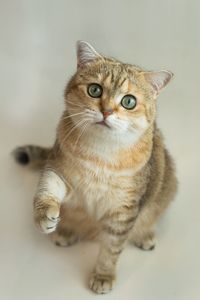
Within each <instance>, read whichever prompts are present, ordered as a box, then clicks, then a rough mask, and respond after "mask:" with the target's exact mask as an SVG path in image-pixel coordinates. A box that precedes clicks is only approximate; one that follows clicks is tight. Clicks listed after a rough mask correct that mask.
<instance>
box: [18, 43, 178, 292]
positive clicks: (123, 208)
mask: <svg viewBox="0 0 200 300" xmlns="http://www.w3.org/2000/svg"><path fill="white" fill-rule="evenodd" d="M77 60H78V62H77V72H76V73H75V75H74V76H73V77H72V79H71V80H70V82H69V83H68V85H67V87H66V90H65V104H66V108H65V111H64V113H63V115H62V117H61V120H60V122H59V125H58V129H57V137H56V141H55V144H54V146H53V147H52V148H50V149H48V148H41V147H37V146H24V147H20V148H17V149H16V150H15V152H14V154H15V157H16V159H17V160H18V161H19V162H20V163H21V164H30V165H34V166H37V167H38V168H42V175H41V178H40V181H39V185H38V190H37V192H36V195H35V198H34V219H35V222H36V224H37V226H38V228H39V229H40V230H41V231H42V232H44V233H47V234H49V235H50V236H51V238H52V240H53V241H54V242H55V243H56V244H57V245H60V246H69V245H71V244H73V243H75V242H76V241H78V240H81V239H98V241H99V242H100V251H99V256H98V258H97V262H96V265H95V267H94V270H93V272H92V274H91V278H90V283H89V286H90V288H91V289H92V290H93V291H94V292H96V293H107V292H109V291H110V290H111V289H112V287H113V283H114V281H115V277H116V270H115V269H116V263H117V261H118V258H119V255H120V253H121V252H122V251H123V248H124V246H125V244H126V241H130V242H131V243H132V244H134V245H136V246H137V247H139V248H141V249H144V250H152V249H153V248H154V246H155V244H154V225H155V224H156V222H157V220H158V218H159V217H160V215H161V214H162V213H163V212H164V210H165V209H166V208H167V207H168V205H169V203H170V202H171V200H172V199H173V197H174V195H175V192H176V189H177V180H176V177H175V171H174V165H173V162H172V158H171V156H170V155H169V153H168V151H167V150H166V148H165V145H164V143H163V137H162V134H161V132H160V130H159V129H158V128H157V126H156V121H155V119H156V98H157V96H158V94H159V93H160V91H161V89H162V88H164V87H165V85H166V84H167V83H168V82H169V81H170V79H171V78H172V73H171V72H169V71H165V70H163V71H159V72H150V71H145V70H143V69H141V68H140V67H138V66H135V65H130V64H124V63H122V62H120V61H118V60H116V59H113V58H107V57H105V56H102V55H101V54H99V53H98V52H97V51H96V50H95V49H94V48H93V47H92V46H91V45H90V44H88V43H87V42H83V41H80V42H78V43H77ZM91 83H97V84H99V85H100V86H101V87H102V95H101V96H100V97H97V98H93V97H91V96H90V95H89V94H88V86H89V85H90V84H91ZM127 94H128V95H134V97H135V98H136V101H137V103H136V107H135V108H134V109H126V108H124V107H123V106H122V105H121V99H122V98H123V97H124V95H127Z"/></svg>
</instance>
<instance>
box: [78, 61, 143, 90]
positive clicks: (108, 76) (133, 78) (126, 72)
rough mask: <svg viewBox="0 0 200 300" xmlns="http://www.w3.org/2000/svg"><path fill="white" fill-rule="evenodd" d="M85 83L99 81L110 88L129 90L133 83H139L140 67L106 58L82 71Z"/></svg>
mask: <svg viewBox="0 0 200 300" xmlns="http://www.w3.org/2000/svg"><path fill="white" fill-rule="evenodd" d="M81 73H82V74H81V75H82V76H81V77H82V78H83V80H85V81H86V82H85V83H88V82H97V83H100V84H102V85H103V86H104V87H107V88H108V89H115V90H116V89H120V90H122V91H123V90H124V91H126V90H128V88H130V86H131V85H137V83H138V77H139V73H140V69H139V68H138V67H136V66H132V65H128V64H123V63H121V62H116V61H113V60H106V61H105V62H103V63H102V62H100V63H96V64H91V65H89V66H88V67H87V68H85V69H84V70H82V72H81Z"/></svg>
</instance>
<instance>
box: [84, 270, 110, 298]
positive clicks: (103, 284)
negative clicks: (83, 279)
mask: <svg viewBox="0 0 200 300" xmlns="http://www.w3.org/2000/svg"><path fill="white" fill-rule="evenodd" d="M114 281H115V276H114V275H112V274H110V275H109V274H106V275H102V274H98V273H96V272H94V273H92V276H91V279H90V283H89V286H90V289H91V290H92V291H93V292H95V293H97V294H107V293H109V292H110V291H111V290H112V288H113V284H114Z"/></svg>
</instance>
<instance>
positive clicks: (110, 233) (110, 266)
mask: <svg viewBox="0 0 200 300" xmlns="http://www.w3.org/2000/svg"><path fill="white" fill-rule="evenodd" d="M137 214H138V205H137V204H132V205H130V206H125V207H122V208H121V209H120V210H118V211H116V212H113V213H112V214H110V215H108V216H106V217H105V218H104V219H103V221H102V232H101V235H100V239H101V240H100V242H101V244H100V252H99V256H98V259H97V262H96V266H95V268H94V271H93V272H92V276H91V279H90V288H91V289H92V290H93V291H94V292H95V293H98V294H105V293H108V292H110V291H111V290H112V288H113V284H114V282H115V279H116V264H117V261H118V258H119V255H120V253H121V252H122V251H123V249H124V246H125V243H126V241H127V239H128V236H129V233H130V231H131V229H132V227H133V225H134V222H135V219H136V217H137Z"/></svg>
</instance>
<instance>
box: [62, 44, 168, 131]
mask: <svg viewBox="0 0 200 300" xmlns="http://www.w3.org/2000/svg"><path fill="white" fill-rule="evenodd" d="M78 47H79V48H78V69H77V73H76V74H75V76H74V77H73V78H72V80H71V82H70V83H69V85H68V87H67V89H66V95H65V96H66V103H67V110H68V113H69V114H70V115H71V118H72V120H73V122H74V123H75V124H76V125H77V126H78V127H79V126H80V128H83V127H85V128H86V130H88V129H90V131H91V130H94V131H97V132H100V133H102V134H105V133H106V134H109V135H110V134H113V133H114V132H115V134H116V133H117V134H119V135H125V134H127V133H129V134H133V135H135V136H138V137H139V136H141V135H142V134H143V133H144V131H145V130H147V128H148V127H149V126H150V125H151V124H152V123H153V122H154V120H155V110H156V104H155V98H156V96H157V94H158V92H159V90H160V89H161V88H162V87H163V86H164V85H165V84H166V83H167V82H168V81H169V79H170V78H171V76H172V74H171V73H170V72H168V71H161V72H159V76H158V72H157V73H156V72H145V71H143V70H142V69H140V68H139V67H136V66H132V65H127V64H123V63H121V62H119V61H117V60H114V59H108V58H105V57H102V56H101V55H99V54H98V53H97V52H96V51H95V50H94V49H93V48H92V47H91V46H90V45H88V44H87V43H85V42H80V44H79V46H78ZM151 76H152V78H151Z"/></svg>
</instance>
